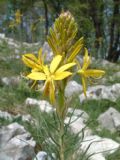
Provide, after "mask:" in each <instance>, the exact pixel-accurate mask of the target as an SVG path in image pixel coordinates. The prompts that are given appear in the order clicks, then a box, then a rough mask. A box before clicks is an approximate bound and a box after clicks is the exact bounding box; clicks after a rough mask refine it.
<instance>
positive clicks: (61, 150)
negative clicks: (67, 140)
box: [59, 119, 64, 160]
mask: <svg viewBox="0 0 120 160" xmlns="http://www.w3.org/2000/svg"><path fill="white" fill-rule="evenodd" d="M59 145H60V150H59V151H60V160H64V120H63V119H61V124H60V137H59Z"/></svg>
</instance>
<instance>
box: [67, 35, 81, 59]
mask: <svg viewBox="0 0 120 160" xmlns="http://www.w3.org/2000/svg"><path fill="white" fill-rule="evenodd" d="M83 42H84V39H83V37H82V38H80V39H79V40H78V41H77V42H76V43H75V44H74V45H73V47H72V48H71V50H72V51H71V54H70V56H69V58H68V60H67V61H68V62H71V61H73V60H74V58H75V57H76V56H77V55H78V53H79V52H80V51H81V49H82V48H83Z"/></svg>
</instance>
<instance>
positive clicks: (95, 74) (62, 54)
mask: <svg viewBox="0 0 120 160" xmlns="http://www.w3.org/2000/svg"><path fill="white" fill-rule="evenodd" d="M77 31H78V28H77V24H76V22H75V19H74V17H73V16H72V15H71V13H70V12H62V13H61V14H60V16H59V17H58V18H57V19H56V20H55V23H54V25H53V27H52V28H50V30H49V35H48V37H47V41H48V44H49V46H50V48H51V49H52V51H53V59H52V61H51V62H50V63H47V62H46V60H45V56H44V53H43V52H42V49H40V51H39V53H38V57H36V56H35V55H34V54H30V53H27V54H25V55H23V56H22V59H23V62H24V63H25V64H26V65H27V66H28V67H29V68H31V72H30V73H28V74H27V75H26V78H27V79H31V80H33V81H34V82H35V83H36V82H39V81H42V82H43V86H44V87H43V95H44V97H46V98H47V99H48V98H49V100H50V102H51V104H52V105H53V107H54V108H55V112H56V114H57V116H58V117H59V121H60V124H59V126H58V130H59V133H58V134H59V136H58V137H59V140H58V144H59V145H58V151H59V156H58V157H59V158H58V157H57V158H58V159H60V160H65V149H66V147H65V139H64V136H63V135H64V134H65V128H64V120H65V117H66V115H67V110H68V107H69V106H68V102H69V101H68V99H67V98H66V97H65V87H66V85H67V82H68V81H69V80H70V79H72V77H73V76H74V75H76V74H77V75H79V77H80V78H81V79H82V85H83V92H84V94H85V96H87V95H86V88H87V87H86V81H87V79H88V78H89V77H91V78H96V79H97V78H101V76H103V75H104V73H105V72H104V71H103V70H96V69H89V65H90V63H91V58H90V56H89V55H88V50H87V48H85V47H84V38H83V37H82V38H80V39H79V40H77V41H75V37H76V34H77ZM79 53H83V54H84V57H83V64H82V65H81V64H80V62H79V60H78V58H77V57H78V54H79ZM81 66H82V67H81Z"/></svg>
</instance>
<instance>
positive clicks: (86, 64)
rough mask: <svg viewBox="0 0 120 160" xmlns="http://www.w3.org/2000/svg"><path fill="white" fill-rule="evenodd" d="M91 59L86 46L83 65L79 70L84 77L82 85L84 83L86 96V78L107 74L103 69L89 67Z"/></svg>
mask: <svg viewBox="0 0 120 160" xmlns="http://www.w3.org/2000/svg"><path fill="white" fill-rule="evenodd" d="M90 62H91V59H90V57H89V56H88V51H87V49H86V48H85V56H84V60H83V67H82V68H81V69H80V70H78V73H79V74H80V75H81V78H82V85H83V91H84V95H85V96H86V79H87V78H89V77H92V78H100V77H101V76H103V75H104V74H105V72H104V71H103V70H97V69H87V68H88V67H89V65H90Z"/></svg>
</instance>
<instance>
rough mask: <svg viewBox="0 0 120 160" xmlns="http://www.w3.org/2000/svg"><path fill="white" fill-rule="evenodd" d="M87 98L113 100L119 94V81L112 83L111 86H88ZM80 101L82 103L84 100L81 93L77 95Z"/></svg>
mask: <svg viewBox="0 0 120 160" xmlns="http://www.w3.org/2000/svg"><path fill="white" fill-rule="evenodd" d="M86 93H87V99H88V100H91V99H96V100H100V99H108V100H111V101H113V102H115V101H116V99H117V98H119V96H120V83H116V84H113V85H112V86H104V85H97V86H94V87H89V88H88V89H87V92H86ZM79 99H80V102H81V103H82V102H83V101H85V100H86V97H85V96H84V94H83V93H82V94H81V95H80V96H79Z"/></svg>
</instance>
